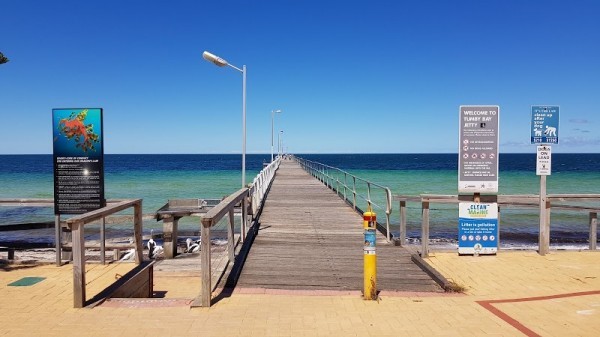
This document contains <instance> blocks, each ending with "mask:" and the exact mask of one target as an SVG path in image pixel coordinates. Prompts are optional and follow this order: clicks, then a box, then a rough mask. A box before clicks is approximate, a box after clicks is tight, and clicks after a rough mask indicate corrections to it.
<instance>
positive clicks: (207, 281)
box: [200, 187, 250, 307]
mask: <svg viewBox="0 0 600 337" xmlns="http://www.w3.org/2000/svg"><path fill="white" fill-rule="evenodd" d="M249 197H250V189H249V188H247V187H244V188H242V189H240V190H239V191H237V192H235V193H233V194H231V195H229V196H228V197H227V198H225V199H223V201H221V202H220V203H219V204H218V205H217V206H215V207H214V208H212V209H211V210H209V211H208V212H207V213H206V214H205V215H204V216H203V217H202V221H201V228H200V240H201V245H200V246H201V247H202V249H201V257H200V259H201V266H200V268H201V273H202V286H201V292H200V305H201V306H203V307H210V305H211V298H212V291H213V287H212V269H211V252H210V251H211V250H210V229H211V228H212V227H213V226H215V225H216V224H218V223H219V221H221V219H222V218H223V217H224V216H225V215H226V214H227V215H229V225H228V226H227V247H228V260H229V262H232V261H234V260H235V242H234V214H233V211H234V208H235V207H236V205H237V204H239V203H241V204H242V229H241V232H242V236H245V229H244V227H245V226H244V224H245V223H246V217H247V215H246V210H247V209H248V208H247V207H246V206H247V202H248V198H249Z"/></svg>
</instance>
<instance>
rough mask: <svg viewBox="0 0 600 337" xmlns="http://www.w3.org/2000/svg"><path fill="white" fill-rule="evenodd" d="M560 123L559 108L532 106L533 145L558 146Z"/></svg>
mask: <svg viewBox="0 0 600 337" xmlns="http://www.w3.org/2000/svg"><path fill="white" fill-rule="evenodd" d="M558 122H559V107H558V106H548V105H533V106H531V144H558V124H559V123H558Z"/></svg>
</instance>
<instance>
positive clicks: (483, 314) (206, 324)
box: [0, 252, 600, 336]
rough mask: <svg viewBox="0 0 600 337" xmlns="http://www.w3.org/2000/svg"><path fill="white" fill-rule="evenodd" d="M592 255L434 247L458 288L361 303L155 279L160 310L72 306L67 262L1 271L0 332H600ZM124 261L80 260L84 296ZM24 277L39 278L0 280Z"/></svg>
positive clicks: (435, 261) (598, 282) (597, 268)
mask: <svg viewBox="0 0 600 337" xmlns="http://www.w3.org/2000/svg"><path fill="white" fill-rule="evenodd" d="M599 260H600V252H552V253H551V254H548V255H546V256H544V257H542V256H539V255H537V254H536V253H535V252H500V253H499V254H498V255H497V256H481V257H467V256H463V257H459V256H457V255H456V254H453V253H434V254H432V256H431V258H429V259H427V261H428V262H429V263H430V264H431V265H433V266H434V267H435V268H436V269H438V270H439V271H440V272H441V273H442V274H444V276H446V277H447V278H449V279H452V280H454V281H455V282H456V283H457V284H459V285H462V286H463V287H465V288H466V294H464V295H445V294H431V293H429V294H427V293H396V294H387V295H384V296H382V299H381V301H379V302H373V301H368V302H367V301H363V300H362V299H361V298H360V297H359V296H357V295H356V294H347V295H340V294H338V295H335V296H325V295H318V294H316V293H312V294H310V293H300V292H294V291H289V292H287V293H285V294H284V295H276V294H270V293H267V292H266V291H265V293H263V294H244V293H240V292H234V293H233V294H231V296H229V297H225V298H223V299H221V300H220V301H219V302H217V303H216V304H215V305H214V306H213V307H211V308H195V309H189V307H187V306H184V302H185V301H174V299H177V298H179V299H185V298H187V297H189V296H195V294H197V289H198V280H199V279H198V278H189V277H181V278H179V279H174V278H169V280H168V282H165V279H162V278H157V279H155V286H154V289H155V291H163V292H164V291H166V293H164V294H165V298H166V299H165V300H164V301H165V302H164V304H163V305H162V306H160V307H159V306H155V307H147V308H139V307H138V308H126V307H117V308H114V307H109V306H101V307H98V308H95V309H73V308H72V297H71V296H72V269H71V266H69V265H67V266H63V267H55V266H39V267H34V268H18V269H14V270H7V269H6V268H0V309H1V310H2V315H0V327H1V328H0V336H32V335H42V336H187V335H197V336H399V335H403V336H484V335H492V336H526V335H530V336H535V335H542V336H600V263H598V262H599ZM131 266H133V265H127V264H125V265H123V264H121V265H109V266H105V267H103V266H98V265H96V266H88V267H87V268H88V276H87V279H88V282H89V284H88V291H89V293H90V294H93V292H94V291H98V289H100V288H101V287H102V285H103V283H106V282H109V280H110V279H111V278H113V279H114V277H115V275H116V274H119V273H124V272H126V271H127V270H128V268H130V267H131ZM27 276H38V277H46V279H45V280H43V281H41V282H39V283H37V284H35V285H32V286H29V287H9V286H7V285H8V284H9V283H11V282H13V281H16V280H18V279H20V278H22V277H27ZM186 289H189V290H186ZM192 294H193V295H192ZM190 298H191V297H190ZM169 300H171V301H170V302H169ZM494 301H498V302H494ZM182 303H183V304H182ZM169 305H171V306H169Z"/></svg>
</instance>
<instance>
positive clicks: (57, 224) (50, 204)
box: [0, 198, 132, 266]
mask: <svg viewBox="0 0 600 337" xmlns="http://www.w3.org/2000/svg"><path fill="white" fill-rule="evenodd" d="M121 201H124V199H109V200H107V201H106V202H107V204H108V205H112V204H115V203H119V202H121ZM2 206H4V207H43V208H50V209H52V208H54V199H42V198H39V199H38V198H12V199H0V207H2ZM106 220H109V221H111V222H122V221H131V220H132V216H130V215H125V216H123V215H120V216H111V217H107V218H102V219H100V220H96V222H100V243H99V245H97V244H96V245H94V244H91V245H86V248H99V249H100V263H101V264H105V263H106V260H105V255H106V248H107V247H106V231H105V225H106ZM64 224H65V222H64V220H61V216H60V215H54V225H53V227H54V241H55V242H54V245H55V249H56V265H57V266H61V265H62V257H61V255H62V252H63V248H71V244H70V243H63V238H62V228H63V226H64ZM48 226H49V224H48V223H46V222H42V223H33V224H18V225H10V226H6V227H8V230H26V229H37V228H49V227H48ZM3 229H4V228H3ZM113 247H114V248H117V250H118V248H131V247H130V245H119V244H115V245H113ZM115 259H118V258H117V257H115Z"/></svg>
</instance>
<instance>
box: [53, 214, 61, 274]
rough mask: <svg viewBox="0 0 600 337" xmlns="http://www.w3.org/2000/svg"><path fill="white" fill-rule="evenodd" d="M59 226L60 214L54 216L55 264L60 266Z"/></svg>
mask: <svg viewBox="0 0 600 337" xmlns="http://www.w3.org/2000/svg"><path fill="white" fill-rule="evenodd" d="M61 229H62V228H61V227H60V215H55V216H54V243H55V245H56V265H57V266H58V267H60V265H61V255H62V252H61V245H62V240H61V232H62V231H61Z"/></svg>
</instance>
